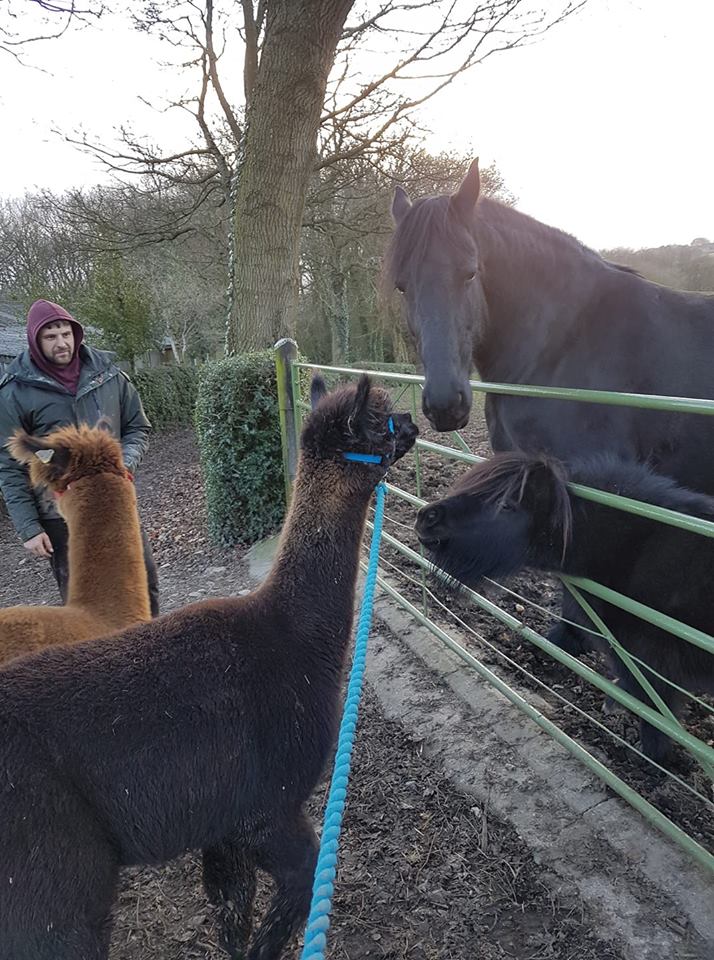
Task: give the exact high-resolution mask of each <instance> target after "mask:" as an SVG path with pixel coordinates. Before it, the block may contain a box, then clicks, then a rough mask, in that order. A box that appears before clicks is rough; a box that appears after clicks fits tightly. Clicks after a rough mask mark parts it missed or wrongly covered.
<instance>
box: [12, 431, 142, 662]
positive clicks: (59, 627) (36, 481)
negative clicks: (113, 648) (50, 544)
mask: <svg viewBox="0 0 714 960" xmlns="http://www.w3.org/2000/svg"><path fill="white" fill-rule="evenodd" d="M8 448H9V450H10V452H11V454H12V456H13V457H14V458H15V459H16V460H19V461H20V462H21V463H25V464H27V465H28V467H29V471H30V482H31V483H32V484H33V485H34V486H38V487H39V486H45V487H47V488H49V490H51V491H52V493H53V494H54V495H55V496H56V497H57V498H58V505H59V509H60V513H61V514H62V516H63V517H64V519H65V521H66V523H67V527H68V530H69V566H70V580H69V592H68V596H67V603H66V605H65V606H63V607H40V606H37V607H32V606H17V607H5V608H4V609H1V610H0V662H2V661H4V660H9V659H10V658H12V657H17V656H19V655H20V654H23V653H28V652H30V651H33V650H37V649H39V648H42V647H47V646H51V645H53V644H66V643H76V642H77V641H80V640H90V639H92V638H94V637H100V636H103V635H104V634H107V633H111V632H112V631H113V630H121V629H123V628H124V627H128V626H131V625H132V624H134V623H140V622H142V621H146V620H150V619H151V609H150V604H149V588H148V583H147V578H146V568H145V566H144V556H143V547H142V541H141V531H140V528H139V515H138V512H137V507H136V494H135V492H134V484H133V483H131V482H130V479H129V477H128V474H127V471H126V469H125V467H124V462H123V460H122V454H121V446H120V444H119V442H118V441H117V440H115V439H114V437H112V436H111V435H110V434H109V433H107V431H106V430H102V429H101V428H99V427H88V426H86V425H82V426H79V427H74V426H68V427H62V428H60V429H58V430H55V431H54V432H53V433H51V434H49V435H48V436H46V437H42V438H39V437H30V436H28V435H27V434H24V433H18V434H16V435H15V436H14V437H13V438H12V439H11V440H10V441H9V443H8Z"/></svg>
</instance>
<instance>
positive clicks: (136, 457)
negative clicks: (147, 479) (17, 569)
mask: <svg viewBox="0 0 714 960" xmlns="http://www.w3.org/2000/svg"><path fill="white" fill-rule="evenodd" d="M40 303H43V304H47V305H48V307H56V306H57V305H56V304H50V303H49V301H40ZM33 306H35V305H33ZM59 309H60V310H62V308H61V307H60V308H59ZM32 313H33V310H32V309H31V311H30V316H28V336H31V335H32V334H31V326H32V329H33V330H34V339H33V340H31V341H30V342H34V343H36V335H37V333H38V332H39V329H40V327H41V326H43V325H44V324H45V323H48V322H50V320H52V319H63V320H64V319H67V318H68V317H69V322H71V323H73V324H74V325H75V351H76V355H77V358H78V368H79V369H78V379H77V382H76V393H74V394H73V393H72V391H71V386H70V387H68V386H65V385H64V384H63V383H61V382H60V381H59V380H57V379H56V378H55V377H54V376H51V375H50V374H49V373H45V372H44V371H43V370H41V369H40V368H39V366H38V365H36V364H35V363H34V362H33V360H32V357H31V351H30V349H29V348H28V349H27V350H25V351H24V352H23V353H21V354H20V356H19V357H17V358H16V359H15V360H13V362H12V363H11V364H10V366H9V367H8V368H7V370H6V371H5V374H4V375H3V376H0V490H1V491H2V495H3V498H4V500H5V504H6V506H7V509H8V513H9V514H10V518H11V520H12V522H13V525H14V527H15V529H16V530H17V532H18V534H19V536H20V539H21V540H22V541H23V543H24V542H26V541H27V540H30V539H31V538H32V537H34V536H36V535H37V534H38V533H42V529H43V528H42V522H41V521H42V520H43V519H55V518H57V517H58V516H59V514H58V513H57V510H56V508H55V505H54V501H53V500H52V499H51V498H49V497H47V496H46V495H43V494H42V492H41V491H35V490H33V489H32V488H31V486H30V483H29V479H28V473H27V467H25V466H24V465H23V464H20V463H17V461H15V460H13V459H12V457H11V456H10V455H9V453H8V451H7V449H6V447H5V444H6V443H7V440H8V439H9V438H10V437H11V436H12V434H13V433H14V432H15V431H16V430H18V429H22V430H25V431H26V432H27V433H30V434H33V435H36V436H41V437H44V436H46V435H47V434H48V433H51V432H52V431H53V430H55V429H56V428H57V427H62V426H66V425H67V424H75V425H79V424H80V423H87V424H89V425H90V426H91V425H94V424H96V423H97V422H98V420H100V418H102V417H104V418H106V419H107V420H108V425H109V428H110V429H111V431H112V433H113V434H114V435H115V436H116V437H117V439H119V441H120V442H121V446H122V453H123V456H124V463H125V465H126V468H127V470H130V471H131V472H132V473H133V472H135V470H136V468H137V467H138V465H139V464H140V463H141V460H142V457H143V456H144V453H145V451H146V448H147V446H148V433H149V430H150V428H151V424H150V423H149V421H148V420H147V418H146V415H145V413H144V410H143V407H142V405H141V400H140V399H139V394H138V393H137V392H136V389H135V387H134V386H133V384H132V383H131V381H130V380H129V378H128V377H127V376H126V374H125V373H123V372H122V371H121V370H120V369H119V368H118V367H117V366H116V364H115V363H114V355H113V354H111V353H108V352H107V351H104V350H97V349H95V348H93V347H88V346H87V345H86V344H84V343H82V342H81V341H82V338H83V331H82V327H81V325H80V324H79V323H77V321H76V320H74V318H73V317H71V316H70V315H69V314H66V311H62V313H63V314H66V316H63V315H59V316H55V317H52V316H51V317H49V319H43V320H42V322H41V323H38V322H37V321H36V318H35V317H33V316H32ZM31 321H32V324H31ZM35 327H36V329H35ZM77 328H78V329H77Z"/></svg>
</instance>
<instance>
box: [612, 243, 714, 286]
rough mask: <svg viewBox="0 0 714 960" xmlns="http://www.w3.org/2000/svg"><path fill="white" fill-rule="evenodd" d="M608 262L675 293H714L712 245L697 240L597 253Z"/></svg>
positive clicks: (713, 246) (713, 250)
mask: <svg viewBox="0 0 714 960" xmlns="http://www.w3.org/2000/svg"><path fill="white" fill-rule="evenodd" d="M600 252H601V253H602V255H603V257H605V258H606V259H608V260H614V261H615V263H624V264H626V265H627V266H628V267H634V268H635V270H638V271H639V272H640V273H641V274H642V275H643V276H644V277H647V279H648V280H655V281H656V282H657V283H664V284H665V285H666V286H668V287H675V288H676V289H677V290H701V291H714V243H712V242H711V241H710V240H706V239H704V237H698V238H697V239H696V240H692V242H691V243H690V244H688V245H686V246H685V245H684V244H681V245H680V244H672V245H671V246H668V247H650V248H645V249H643V250H629V249H628V248H627V247H615V248H614V249H613V250H601V251H600Z"/></svg>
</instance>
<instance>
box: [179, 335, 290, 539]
mask: <svg viewBox="0 0 714 960" xmlns="http://www.w3.org/2000/svg"><path fill="white" fill-rule="evenodd" d="M196 432H197V435H198V447H199V452H200V457H201V467H202V470H203V478H204V484H205V493H206V509H207V513H208V529H209V533H210V535H211V537H212V539H213V540H215V541H216V542H217V543H220V544H222V545H223V546H233V545H234V544H236V543H253V542H254V541H256V540H259V539H261V538H262V537H264V536H266V535H268V534H270V533H273V532H274V531H275V530H276V529H277V528H278V527H279V526H280V523H281V521H282V519H283V515H284V512H285V488H284V485H283V466H282V453H281V446H280V416H279V412H278V392H277V384H276V379H275V362H274V358H273V353H272V351H269V350H265V351H262V352H260V353H250V354H244V355H243V356H239V357H228V358H226V359H224V360H218V361H215V362H212V363H207V364H204V366H203V368H202V369H201V373H200V376H199V383H198V399H197V402H196Z"/></svg>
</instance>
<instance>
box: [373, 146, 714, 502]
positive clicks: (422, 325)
mask: <svg viewBox="0 0 714 960" xmlns="http://www.w3.org/2000/svg"><path fill="white" fill-rule="evenodd" d="M479 192H480V179H479V171H478V161H474V163H472V164H471V167H470V169H469V172H468V174H467V175H466V177H465V179H464V181H463V183H462V184H461V186H460V187H459V189H458V190H457V192H456V193H455V194H454V195H453V196H438V197H425V198H423V199H420V200H417V201H415V202H414V203H411V202H410V200H409V198H408V197H407V195H406V193H405V192H404V191H403V190H402V189H401V188H399V187H398V188H397V191H396V193H395V196H394V201H393V204H392V214H393V217H394V220H395V222H396V230H395V233H394V236H393V239H392V242H391V246H390V249H389V251H388V254H387V261H386V267H387V273H388V276H389V278H390V279H391V281H392V282H393V283H394V285H395V286H396V287H397V288H398V289H399V290H401V291H402V293H403V294H404V300H405V303H406V314H407V322H408V325H409V329H410V331H411V335H412V336H413V338H414V340H415V342H416V344H417V347H418V350H419V353H420V356H421V360H422V363H423V365H424V368H425V374H426V384H425V389H424V396H423V408H424V413H425V414H426V416H427V417H428V418H429V420H430V421H431V423H432V424H433V426H434V427H435V428H436V429H437V430H454V429H459V428H460V427H463V426H464V425H465V424H466V423H467V421H468V417H469V412H470V409H471V390H470V388H469V375H470V372H471V368H472V365H473V364H475V366H476V368H477V369H478V371H479V373H480V375H481V377H482V378H483V379H484V380H488V381H491V382H503V383H519V384H537V385H541V386H556V387H584V388H589V389H597V390H615V391H624V392H633V393H655V394H664V395H667V396H687V397H701V398H714V296H708V295H700V294H694V293H683V292H679V291H676V290H670V289H668V288H667V287H663V286H660V285H659V284H656V283H651V282H650V281H648V280H645V279H644V278H643V277H641V276H639V275H638V274H637V273H635V272H634V271H632V270H630V269H628V268H626V267H621V266H618V265H616V264H613V263H610V262H608V261H607V260H604V259H603V258H602V257H601V256H600V255H599V254H598V253H596V252H595V251H594V250H590V249H588V248H587V247H585V246H583V244H581V243H579V242H578V241H577V240H575V239H574V238H573V237H571V236H568V235H567V234H565V233H562V232H561V231H560V230H556V229H554V228H552V227H548V226H546V225H545V224H542V223H539V222H538V221H537V220H533V219H532V218H530V217H528V216H526V215H525V214H522V213H519V212H518V211H517V210H514V209H513V208H512V207H508V206H505V205H503V204H501V203H498V202H496V201H494V200H489V199H487V198H484V197H480V196H479ZM486 419H487V423H488V429H489V434H490V438H491V445H492V447H493V449H494V451H499V450H514V449H521V450H525V451H531V452H537V451H546V452H549V453H551V454H554V455H555V456H558V457H560V458H561V459H564V460H568V459H570V458H573V457H579V456H583V455H585V454H587V453H591V452H595V451H609V452H612V453H614V454H618V455H620V456H624V457H629V458H632V459H635V460H638V461H642V462H647V463H649V464H650V465H651V466H652V467H654V468H655V469H656V470H659V471H661V472H662V473H665V474H668V475H669V476H672V477H675V478H676V479H677V480H678V481H680V482H681V483H684V484H686V485H687V486H688V487H692V488H693V489H696V490H701V491H705V492H707V493H714V418H712V417H710V416H702V415H692V414H689V415H687V414H678V413H670V412H660V411H649V410H637V409H632V408H628V407H616V406H604V405H595V404H583V403H577V402H572V401H561V400H540V399H533V398H530V397H509V396H497V395H494V394H490V395H488V396H487V397H486Z"/></svg>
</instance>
